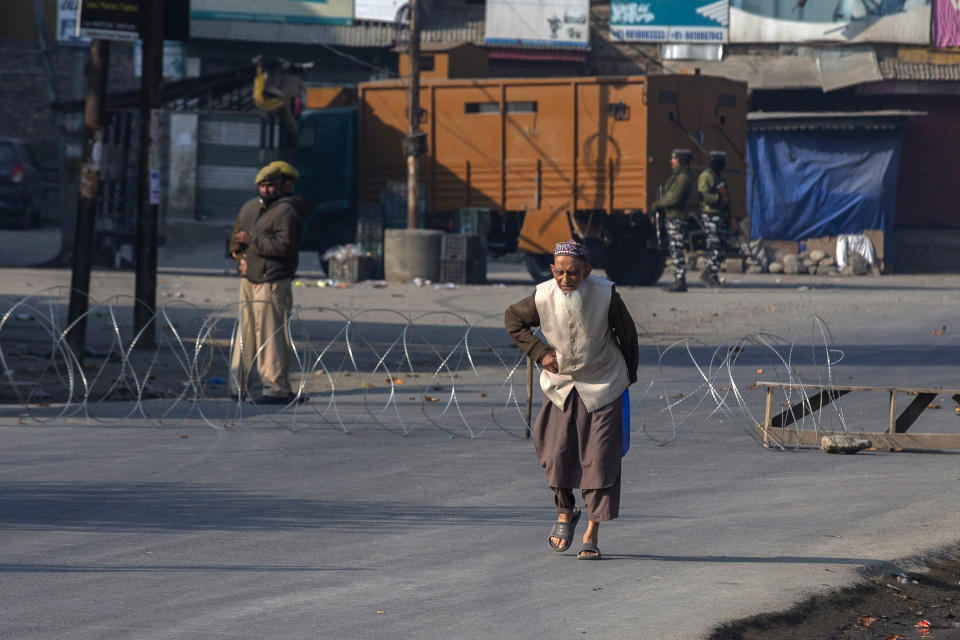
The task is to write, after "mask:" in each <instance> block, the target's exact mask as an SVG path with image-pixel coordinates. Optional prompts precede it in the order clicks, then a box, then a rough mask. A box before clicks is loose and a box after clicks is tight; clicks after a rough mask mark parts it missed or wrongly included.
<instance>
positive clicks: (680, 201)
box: [651, 149, 693, 292]
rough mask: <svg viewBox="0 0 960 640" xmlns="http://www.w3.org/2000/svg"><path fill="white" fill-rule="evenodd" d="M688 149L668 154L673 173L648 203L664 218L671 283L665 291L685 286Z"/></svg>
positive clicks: (688, 188) (688, 181) (681, 289)
mask: <svg viewBox="0 0 960 640" xmlns="http://www.w3.org/2000/svg"><path fill="white" fill-rule="evenodd" d="M692 155H693V154H691V153H690V150H689V149H674V150H673V152H672V153H671V154H670V166H671V167H673V173H672V174H671V175H670V178H669V179H667V183H666V184H665V185H664V186H663V196H662V197H661V198H660V199H659V200H657V201H656V202H654V203H653V204H652V205H651V209H653V210H654V211H656V210H657V209H663V214H664V216H665V217H666V222H667V238H668V241H669V243H670V259H671V260H672V261H673V284H672V285H670V287H669V288H668V289H667V291H671V292H673V291H686V290H687V260H686V258H685V257H684V253H683V250H684V248H685V246H686V239H687V199H688V198H689V196H690V157H691V156H692Z"/></svg>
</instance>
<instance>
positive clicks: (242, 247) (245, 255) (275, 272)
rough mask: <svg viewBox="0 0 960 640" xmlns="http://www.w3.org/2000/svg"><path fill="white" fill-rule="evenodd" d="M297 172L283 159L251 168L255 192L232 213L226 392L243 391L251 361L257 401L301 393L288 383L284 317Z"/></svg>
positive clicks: (285, 399)
mask: <svg viewBox="0 0 960 640" xmlns="http://www.w3.org/2000/svg"><path fill="white" fill-rule="evenodd" d="M298 177H300V174H299V173H298V172H297V170H296V169H294V168H293V167H292V166H291V165H290V164H288V163H286V162H283V161H279V160H278V161H275V162H271V163H270V164H268V165H267V166H265V167H263V168H262V169H260V171H259V173H257V177H256V184H257V191H258V192H259V194H260V195H259V197H257V198H253V199H251V200H249V201H248V202H247V203H246V204H244V205H243V207H241V209H240V213H239V214H237V220H236V222H235V223H234V228H233V229H234V233H233V235H232V236H231V239H230V254H231V255H232V256H233V258H234V260H236V261H237V266H238V270H239V272H240V275H241V276H242V279H241V284H240V310H239V324H238V327H237V332H236V336H235V337H234V340H233V353H232V358H231V366H230V394H231V396H233V397H234V398H238V397H239V398H243V397H246V396H247V395H248V392H249V377H250V373H251V369H252V366H253V360H254V358H256V361H257V374H258V375H259V377H260V382H261V384H262V386H263V391H262V394H261V396H260V398H259V399H258V400H257V402H258V403H259V404H288V403H290V402H293V401H295V400H296V401H301V402H302V401H303V400H305V399H306V397H305V396H299V395H298V394H294V393H293V391H292V389H291V388H290V381H289V378H288V375H287V369H288V367H289V363H290V336H289V334H288V332H287V322H288V320H289V318H290V311H291V308H292V307H293V290H292V281H293V277H294V274H295V273H296V271H297V266H298V262H299V251H300V229H301V226H302V224H303V222H302V216H303V208H304V202H303V200H302V199H301V198H300V197H299V196H297V195H294V193H293V182H294V180H296V179H297V178H298Z"/></svg>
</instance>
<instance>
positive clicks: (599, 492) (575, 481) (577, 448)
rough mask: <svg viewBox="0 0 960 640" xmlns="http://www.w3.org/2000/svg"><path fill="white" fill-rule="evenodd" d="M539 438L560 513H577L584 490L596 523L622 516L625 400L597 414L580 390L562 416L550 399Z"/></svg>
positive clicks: (541, 419)
mask: <svg viewBox="0 0 960 640" xmlns="http://www.w3.org/2000/svg"><path fill="white" fill-rule="evenodd" d="M533 437H534V446H535V448H536V450H537V458H538V459H539V460H540V466H542V467H543V468H544V469H545V470H546V476H547V484H548V485H550V488H551V489H553V492H554V502H555V503H556V505H557V512H558V513H561V514H566V515H571V514H572V513H573V507H574V505H575V504H576V502H575V500H574V496H573V489H575V488H580V489H581V490H582V492H583V501H584V504H585V505H586V507H587V515H588V516H589V518H590V519H591V520H593V521H594V522H605V521H607V520H613V519H614V518H616V517H617V516H618V515H620V458H621V455H622V453H623V451H622V446H623V443H622V438H623V397H622V396H621V397H619V398H617V399H616V400H614V401H613V402H611V403H610V404H608V405H606V406H604V407H600V408H599V409H597V410H596V411H594V412H593V413H591V412H589V411H587V408H586V406H585V405H584V404H583V400H581V399H580V394H578V393H577V391H576V389H574V390H573V391H571V392H570V395H569V396H567V399H566V402H565V403H564V407H563V409H562V410H560V409H558V408H557V407H556V406H555V405H554V404H553V403H552V402H550V400H549V399H548V398H546V397H544V399H543V407H542V408H541V409H540V413H539V415H537V421H536V423H535V424H534V427H533Z"/></svg>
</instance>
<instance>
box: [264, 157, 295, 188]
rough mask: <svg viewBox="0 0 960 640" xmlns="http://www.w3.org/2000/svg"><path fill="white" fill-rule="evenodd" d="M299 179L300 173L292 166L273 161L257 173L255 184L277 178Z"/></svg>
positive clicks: (287, 163)
mask: <svg viewBox="0 0 960 640" xmlns="http://www.w3.org/2000/svg"><path fill="white" fill-rule="evenodd" d="M299 177H300V172H299V171H297V170H296V169H294V168H293V165H292V164H290V163H289V162H284V161H283V160H274V161H273V162H271V163H270V164H268V165H266V166H265V167H263V168H262V169H260V171H258V172H257V178H256V180H254V182H255V183H256V184H260V183H261V182H266V181H268V180H276V179H277V178H287V179H289V180H296V179H297V178H299Z"/></svg>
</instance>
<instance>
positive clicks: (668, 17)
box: [610, 0, 729, 44]
mask: <svg viewBox="0 0 960 640" xmlns="http://www.w3.org/2000/svg"><path fill="white" fill-rule="evenodd" d="M728 16H729V2H728V0H714V1H710V0H611V2H610V38H611V39H612V40H620V41H623V42H685V43H692V44H721V43H724V42H726V41H727V20H728Z"/></svg>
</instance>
